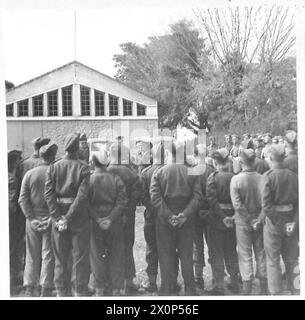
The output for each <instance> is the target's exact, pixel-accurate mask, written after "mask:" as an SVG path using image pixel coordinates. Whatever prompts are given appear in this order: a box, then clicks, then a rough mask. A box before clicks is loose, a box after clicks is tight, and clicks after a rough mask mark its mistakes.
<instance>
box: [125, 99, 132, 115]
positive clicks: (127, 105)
mask: <svg viewBox="0 0 305 320" xmlns="http://www.w3.org/2000/svg"><path fill="white" fill-rule="evenodd" d="M123 110H124V116H132V102H131V101H129V100H125V99H123Z"/></svg>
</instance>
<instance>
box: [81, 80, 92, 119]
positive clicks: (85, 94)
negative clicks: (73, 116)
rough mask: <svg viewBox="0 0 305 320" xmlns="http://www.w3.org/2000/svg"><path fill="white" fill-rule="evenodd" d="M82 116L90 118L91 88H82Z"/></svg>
mask: <svg viewBox="0 0 305 320" xmlns="http://www.w3.org/2000/svg"><path fill="white" fill-rule="evenodd" d="M80 101H81V110H82V116H90V88H87V87H84V86H81V87H80Z"/></svg>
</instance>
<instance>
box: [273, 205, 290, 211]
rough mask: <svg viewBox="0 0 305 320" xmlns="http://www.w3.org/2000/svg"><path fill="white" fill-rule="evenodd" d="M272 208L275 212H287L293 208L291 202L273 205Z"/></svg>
mask: <svg viewBox="0 0 305 320" xmlns="http://www.w3.org/2000/svg"><path fill="white" fill-rule="evenodd" d="M273 210H274V211H277V212H289V211H292V210H293V205H292V204H285V205H278V206H273Z"/></svg>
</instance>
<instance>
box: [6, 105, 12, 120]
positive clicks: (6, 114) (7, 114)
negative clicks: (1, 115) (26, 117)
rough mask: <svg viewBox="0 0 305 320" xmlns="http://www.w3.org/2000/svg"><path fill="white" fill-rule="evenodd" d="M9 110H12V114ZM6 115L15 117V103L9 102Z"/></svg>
mask: <svg viewBox="0 0 305 320" xmlns="http://www.w3.org/2000/svg"><path fill="white" fill-rule="evenodd" d="M9 107H11V108H10V109H8V108H9ZM8 110H10V111H11V114H8ZM6 116H7V117H13V116H14V104H13V103H8V104H7V105H6Z"/></svg>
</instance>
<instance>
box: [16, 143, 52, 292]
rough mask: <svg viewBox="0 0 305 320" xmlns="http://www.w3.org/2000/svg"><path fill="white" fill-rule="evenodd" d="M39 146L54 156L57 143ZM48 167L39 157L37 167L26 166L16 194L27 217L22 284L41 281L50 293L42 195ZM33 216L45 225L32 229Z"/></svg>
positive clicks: (48, 246) (48, 245)
mask: <svg viewBox="0 0 305 320" xmlns="http://www.w3.org/2000/svg"><path fill="white" fill-rule="evenodd" d="M42 149H43V150H42ZM40 150H41V151H40V153H41V155H42V156H44V154H47V153H48V152H49V153H50V152H51V153H52V155H54V156H55V154H56V152H57V146H56V145H55V144H50V145H47V146H45V147H43V148H41V149H40ZM48 167H49V165H48V163H46V162H44V161H43V160H42V162H41V164H40V165H39V166H38V167H36V168H33V169H31V170H29V171H28V172H27V173H26V174H25V176H24V178H23V181H22V186H21V191H20V196H19V204H20V207H21V209H22V211H23V213H24V215H25V217H26V261H25V270H24V280H23V285H24V286H25V287H28V288H29V289H30V291H31V290H33V289H34V288H35V287H38V285H39V284H40V286H41V287H42V295H49V294H50V293H51V289H52V287H53V276H54V256H53V252H52V246H51V223H50V221H48V219H49V218H50V213H49V209H48V206H47V204H46V202H45V198H44V187H45V180H46V172H47V169H48ZM33 220H37V221H39V222H46V227H45V229H44V230H39V231H38V230H37V229H35V228H34V227H33V226H32V224H31V221H33ZM39 278H40V281H39Z"/></svg>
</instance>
